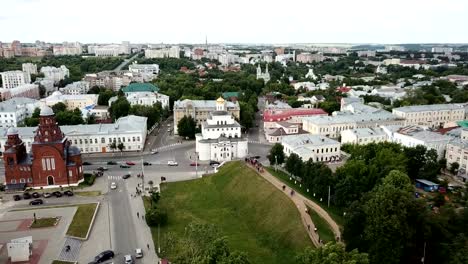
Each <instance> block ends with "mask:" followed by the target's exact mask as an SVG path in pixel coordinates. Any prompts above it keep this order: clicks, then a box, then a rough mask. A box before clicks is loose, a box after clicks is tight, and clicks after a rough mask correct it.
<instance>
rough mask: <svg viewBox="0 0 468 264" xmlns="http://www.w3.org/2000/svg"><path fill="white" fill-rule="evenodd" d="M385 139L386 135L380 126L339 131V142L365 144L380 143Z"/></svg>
mask: <svg viewBox="0 0 468 264" xmlns="http://www.w3.org/2000/svg"><path fill="white" fill-rule="evenodd" d="M386 140H387V135H386V134H385V132H384V131H383V130H382V129H381V128H367V127H365V128H356V129H347V130H344V131H341V144H357V145H365V144H369V143H380V142H384V141H386Z"/></svg>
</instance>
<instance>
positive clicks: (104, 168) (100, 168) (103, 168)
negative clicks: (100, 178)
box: [97, 167, 108, 171]
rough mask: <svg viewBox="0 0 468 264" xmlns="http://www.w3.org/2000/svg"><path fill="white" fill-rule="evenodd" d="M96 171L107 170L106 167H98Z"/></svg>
mask: <svg viewBox="0 0 468 264" xmlns="http://www.w3.org/2000/svg"><path fill="white" fill-rule="evenodd" d="M97 170H98V171H106V170H108V168H106V167H98V168H97Z"/></svg>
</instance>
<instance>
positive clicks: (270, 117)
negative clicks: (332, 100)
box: [263, 108, 328, 122]
mask: <svg viewBox="0 0 468 264" xmlns="http://www.w3.org/2000/svg"><path fill="white" fill-rule="evenodd" d="M308 115H328V114H327V112H325V111H324V110H322V109H320V108H291V109H281V110H272V109H270V110H265V111H264V112H263V121H268V122H277V121H283V120H287V119H290V118H291V117H293V116H308Z"/></svg>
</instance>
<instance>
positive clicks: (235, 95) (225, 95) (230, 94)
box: [222, 92, 239, 99]
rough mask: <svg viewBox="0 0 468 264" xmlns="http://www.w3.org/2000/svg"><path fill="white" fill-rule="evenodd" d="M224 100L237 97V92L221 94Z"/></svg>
mask: <svg viewBox="0 0 468 264" xmlns="http://www.w3.org/2000/svg"><path fill="white" fill-rule="evenodd" d="M222 96H223V98H224V99H229V98H231V97H239V92H225V93H223V94H222Z"/></svg>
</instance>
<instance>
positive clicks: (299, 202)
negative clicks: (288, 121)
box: [249, 165, 341, 246]
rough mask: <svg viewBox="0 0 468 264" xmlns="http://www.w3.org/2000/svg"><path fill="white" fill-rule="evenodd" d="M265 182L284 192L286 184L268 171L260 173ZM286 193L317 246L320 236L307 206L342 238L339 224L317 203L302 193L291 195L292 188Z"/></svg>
mask: <svg viewBox="0 0 468 264" xmlns="http://www.w3.org/2000/svg"><path fill="white" fill-rule="evenodd" d="M249 167H250V168H251V169H253V170H256V169H255V167H253V166H251V165H249ZM258 174H260V175H261V176H262V177H263V178H264V179H265V180H267V181H269V182H270V183H271V184H273V185H274V186H275V187H276V188H278V189H279V190H281V191H283V186H284V183H283V182H281V181H280V180H278V179H277V178H276V177H275V176H273V175H271V174H270V173H269V172H268V171H267V170H264V171H263V172H258ZM284 193H285V194H286V195H287V196H288V197H289V198H290V199H291V200H292V201H293V203H294V204H295V205H296V207H297V209H298V210H299V213H300V214H301V219H302V223H303V224H304V227H305V230H306V231H307V230H308V226H310V232H308V234H309V237H310V239H311V240H312V242H313V243H314V245H315V246H320V243H319V237H318V234H317V233H315V232H314V228H315V225H314V223H313V222H312V219H311V218H310V216H309V214H308V213H307V212H306V205H307V206H309V207H310V208H312V209H313V210H314V211H315V212H317V214H318V215H320V217H322V218H323V219H324V220H325V221H326V222H327V223H328V225H329V226H330V228H331V229H332V231H333V233H334V234H335V237H340V238H341V231H340V228H339V226H338V224H337V223H336V222H335V221H334V220H333V218H331V217H330V215H329V214H328V213H327V212H326V211H325V210H323V208H322V207H320V205H318V204H317V203H315V202H314V201H312V200H310V199H309V198H307V197H305V196H303V195H302V194H300V193H297V192H295V193H294V195H291V188H288V187H286V190H285V191H284Z"/></svg>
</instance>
